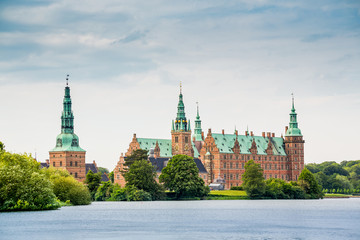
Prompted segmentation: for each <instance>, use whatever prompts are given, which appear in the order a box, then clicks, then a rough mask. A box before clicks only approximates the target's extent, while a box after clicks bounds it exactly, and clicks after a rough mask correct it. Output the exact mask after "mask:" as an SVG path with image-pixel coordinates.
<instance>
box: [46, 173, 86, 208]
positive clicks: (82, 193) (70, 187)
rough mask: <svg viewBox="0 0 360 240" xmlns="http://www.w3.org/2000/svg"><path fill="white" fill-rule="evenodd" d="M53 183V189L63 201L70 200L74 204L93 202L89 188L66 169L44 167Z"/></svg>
mask: <svg viewBox="0 0 360 240" xmlns="http://www.w3.org/2000/svg"><path fill="white" fill-rule="evenodd" d="M42 171H44V172H45V174H46V176H47V177H48V178H49V179H50V181H51V183H52V189H53V191H54V193H55V195H56V197H57V198H58V199H59V200H60V201H62V202H67V201H70V203H71V204H73V205H87V204H90V203H91V196H90V192H89V190H88V188H87V187H86V186H85V185H84V184H83V183H81V182H79V181H77V180H76V179H75V178H74V177H73V176H72V175H70V174H69V172H68V171H66V170H60V169H54V168H49V169H42Z"/></svg>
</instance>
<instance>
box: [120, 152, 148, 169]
mask: <svg viewBox="0 0 360 240" xmlns="http://www.w3.org/2000/svg"><path fill="white" fill-rule="evenodd" d="M146 159H148V150H143V149H136V150H135V151H133V152H132V153H131V155H130V156H128V157H126V158H125V163H124V165H125V166H127V167H130V166H131V164H133V163H134V162H135V161H140V160H146Z"/></svg>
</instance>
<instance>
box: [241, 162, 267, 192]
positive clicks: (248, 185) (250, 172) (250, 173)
mask: <svg viewBox="0 0 360 240" xmlns="http://www.w3.org/2000/svg"><path fill="white" fill-rule="evenodd" d="M242 179H243V184H242V186H243V187H244V190H245V191H246V193H247V195H248V196H249V197H250V198H261V197H263V196H264V194H265V180H264V176H263V170H262V169H261V167H260V164H258V163H255V162H254V160H249V161H248V162H247V163H246V164H245V172H244V174H243V175H242Z"/></svg>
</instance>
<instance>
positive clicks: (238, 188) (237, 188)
mask: <svg viewBox="0 0 360 240" xmlns="http://www.w3.org/2000/svg"><path fill="white" fill-rule="evenodd" d="M230 190H237V191H243V190H244V189H243V187H242V186H232V187H231V188H230Z"/></svg>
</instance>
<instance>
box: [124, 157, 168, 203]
mask: <svg viewBox="0 0 360 240" xmlns="http://www.w3.org/2000/svg"><path fill="white" fill-rule="evenodd" d="M156 176H157V175H156V171H155V168H154V166H153V165H152V164H151V163H150V162H148V161H147V160H137V161H135V162H133V163H132V164H131V166H130V167H129V169H128V171H127V172H126V173H124V177H125V180H126V186H134V187H136V188H137V189H139V190H144V191H145V192H148V193H150V195H151V197H152V199H153V200H158V199H162V198H163V197H164V190H163V188H162V186H161V185H160V184H158V183H157V182H156V180H155V178H156Z"/></svg>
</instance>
